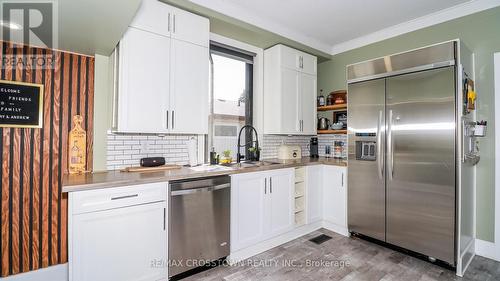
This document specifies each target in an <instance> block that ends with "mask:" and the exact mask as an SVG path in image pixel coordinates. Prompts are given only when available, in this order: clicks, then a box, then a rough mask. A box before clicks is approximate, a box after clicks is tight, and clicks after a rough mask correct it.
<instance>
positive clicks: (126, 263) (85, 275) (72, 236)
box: [69, 183, 168, 281]
mask: <svg viewBox="0 0 500 281" xmlns="http://www.w3.org/2000/svg"><path fill="white" fill-rule="evenodd" d="M166 190H167V185H166V183H162V184H146V185H138V186H129V187H119V188H109V189H102V190H91V191H81V192H73V193H70V197H69V200H70V201H69V204H70V217H69V232H70V233H69V248H70V256H69V280H70V281H99V280H103V281H109V280H121V281H126V280H130V281H132V280H134V281H139V280H140V281H150V280H151V281H153V280H167V276H168V275H167V263H166V261H167V253H168V249H167V233H168V232H167V221H166V218H167V213H166V211H167V209H166V207H167V206H166V194H167V193H166ZM153 195H154V196H153ZM92 206H96V207H92Z"/></svg>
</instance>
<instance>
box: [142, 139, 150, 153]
mask: <svg viewBox="0 0 500 281" xmlns="http://www.w3.org/2000/svg"><path fill="white" fill-rule="evenodd" d="M146 153H149V142H143V143H141V154H146Z"/></svg>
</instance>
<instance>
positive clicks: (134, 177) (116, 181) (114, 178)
mask: <svg viewBox="0 0 500 281" xmlns="http://www.w3.org/2000/svg"><path fill="white" fill-rule="evenodd" d="M264 161H268V162H279V163H280V164H274V165H268V166H258V167H251V168H235V169H233V170H225V171H203V172H197V171H193V170H191V169H189V168H188V167H182V168H181V169H176V170H168V171H159V172H133V173H127V172H120V171H106V172H95V173H88V174H81V175H64V176H63V189H62V192H63V193H68V192H76V191H86V190H94V189H104V188H112V187H120V186H129V185H138V184H147V183H156V182H168V181H174V180H186V179H197V178H205V177H213V176H223V175H234V174H242V173H252V172H262V171H269V170H277V169H286V168H295V167H302V166H311V165H333V166H340V167H347V161H345V160H341V159H332V158H323V157H320V158H302V159H300V160H277V159H265V160H264Z"/></svg>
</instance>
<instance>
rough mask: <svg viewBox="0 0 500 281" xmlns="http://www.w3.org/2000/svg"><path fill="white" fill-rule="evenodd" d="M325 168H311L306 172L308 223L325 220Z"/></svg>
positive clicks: (320, 166)
mask: <svg viewBox="0 0 500 281" xmlns="http://www.w3.org/2000/svg"><path fill="white" fill-rule="evenodd" d="M322 194H323V166H322V165H318V166H310V167H307V170H306V198H307V223H313V222H317V221H320V220H321V219H322V218H323V198H322Z"/></svg>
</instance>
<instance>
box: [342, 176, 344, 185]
mask: <svg viewBox="0 0 500 281" xmlns="http://www.w3.org/2000/svg"><path fill="white" fill-rule="evenodd" d="M342 187H344V173H342Z"/></svg>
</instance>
